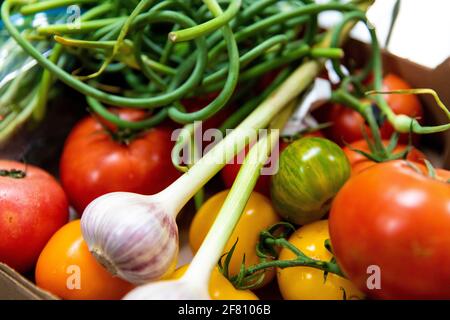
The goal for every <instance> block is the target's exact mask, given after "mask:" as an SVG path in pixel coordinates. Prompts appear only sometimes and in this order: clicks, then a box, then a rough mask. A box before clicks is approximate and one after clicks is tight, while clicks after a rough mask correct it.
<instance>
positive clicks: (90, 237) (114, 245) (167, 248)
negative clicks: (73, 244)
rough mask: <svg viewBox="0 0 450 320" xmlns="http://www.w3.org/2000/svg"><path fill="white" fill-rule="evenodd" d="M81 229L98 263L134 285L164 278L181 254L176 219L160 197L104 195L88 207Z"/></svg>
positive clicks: (128, 194) (127, 194)
mask: <svg viewBox="0 0 450 320" xmlns="http://www.w3.org/2000/svg"><path fill="white" fill-rule="evenodd" d="M81 228H82V232H83V237H84V239H85V241H86V243H87V245H88V247H89V251H90V252H91V253H92V254H93V255H94V256H95V258H96V259H97V261H98V262H99V263H100V264H102V265H103V266H104V267H105V268H106V269H107V270H108V271H109V272H110V273H111V274H113V275H117V276H119V277H120V278H122V279H125V280H127V281H129V282H131V283H134V284H142V283H145V282H148V280H151V279H159V278H161V277H162V276H163V275H164V274H165V273H166V272H167V271H168V270H169V269H170V267H171V266H172V265H174V261H175V260H176V257H177V254H178V227H177V224H176V221H175V216H174V215H173V214H170V213H169V212H168V210H167V208H165V207H164V206H163V204H162V203H161V202H160V201H158V199H157V197H149V196H142V195H139V194H134V193H126V192H115V193H109V194H107V195H104V196H102V197H100V198H98V199H96V200H95V201H93V202H92V203H91V204H90V205H89V206H88V207H87V208H86V210H85V211H84V214H83V216H82V219H81ZM124 239H126V241H123V240H124Z"/></svg>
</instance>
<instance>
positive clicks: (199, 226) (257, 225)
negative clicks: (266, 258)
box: [189, 190, 280, 284]
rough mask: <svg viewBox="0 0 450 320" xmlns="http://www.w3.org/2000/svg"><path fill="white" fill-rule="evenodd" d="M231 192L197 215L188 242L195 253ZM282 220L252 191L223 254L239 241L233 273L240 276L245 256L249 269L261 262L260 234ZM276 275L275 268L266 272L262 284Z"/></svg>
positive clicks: (204, 205)
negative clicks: (258, 251)
mask: <svg viewBox="0 0 450 320" xmlns="http://www.w3.org/2000/svg"><path fill="white" fill-rule="evenodd" d="M228 192H229V191H228V190H226V191H222V192H220V193H218V194H216V195H214V196H213V197H211V198H210V199H208V201H206V202H205V203H204V204H203V206H202V207H201V208H200V210H199V211H198V212H197V214H196V215H195V217H194V220H193V221H192V224H191V227H190V230H189V243H190V245H191V248H192V250H193V251H194V252H197V250H198V249H199V248H200V245H201V244H202V242H203V239H205V237H206V234H207V233H208V231H209V229H210V228H211V225H212V224H213V222H214V220H215V218H216V216H217V214H218V213H219V211H220V208H221V207H222V205H223V203H224V201H225V199H226V197H227V195H228ZM279 221H280V218H279V217H278V215H277V214H276V212H275V210H274V209H273V207H272V204H271V203H270V201H269V199H267V198H266V197H265V196H263V195H261V194H259V193H257V192H253V193H252V194H251V196H250V198H249V200H248V202H247V205H246V206H245V209H244V212H243V213H242V216H241V218H240V220H239V222H238V224H237V225H236V228H235V229H234V231H233V234H232V235H231V237H230V239H229V240H228V243H227V245H226V247H225V250H224V252H223V253H226V252H229V251H230V249H231V248H232V247H233V245H234V243H235V242H236V240H238V239H239V241H238V243H237V245H236V249H235V250H234V253H233V257H232V259H231V262H230V265H229V272H230V274H232V275H236V274H238V273H239V270H240V267H241V264H242V259H243V257H244V254H245V264H246V266H250V265H254V264H257V263H258V262H259V258H258V256H257V255H256V245H257V243H258V241H259V234H260V232H261V231H263V230H265V229H267V228H268V227H270V226H272V225H274V224H275V223H277V222H279ZM274 275H275V273H274V271H273V269H271V270H268V271H266V277H265V279H264V283H263V284H267V283H269V282H270V281H271V280H272V279H273V277H274Z"/></svg>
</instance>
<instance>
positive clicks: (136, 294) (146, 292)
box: [123, 277, 211, 300]
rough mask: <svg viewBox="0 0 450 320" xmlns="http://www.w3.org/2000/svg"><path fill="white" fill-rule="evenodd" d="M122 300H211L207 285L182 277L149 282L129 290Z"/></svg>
mask: <svg viewBox="0 0 450 320" xmlns="http://www.w3.org/2000/svg"><path fill="white" fill-rule="evenodd" d="M123 300H211V297H210V295H209V292H208V286H207V285H206V286H205V285H200V284H195V283H193V281H190V280H188V279H187V278H185V277H183V278H181V279H178V280H169V281H158V282H153V283H149V284H146V285H143V286H140V287H137V288H136V289H134V290H132V291H130V292H129V293H128V294H127V295H126V296H125V297H124V298H123Z"/></svg>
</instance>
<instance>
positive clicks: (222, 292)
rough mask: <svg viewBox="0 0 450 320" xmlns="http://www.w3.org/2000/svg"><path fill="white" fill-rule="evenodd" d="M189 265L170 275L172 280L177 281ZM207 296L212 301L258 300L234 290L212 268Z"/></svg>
mask: <svg viewBox="0 0 450 320" xmlns="http://www.w3.org/2000/svg"><path fill="white" fill-rule="evenodd" d="M188 267H189V265H188V264H187V265H184V266H182V267H180V268H178V269H177V270H175V272H174V273H173V274H172V276H171V278H172V279H179V278H181V277H182V276H183V274H184V273H185V272H186V270H187V268H188ZM209 294H210V295H211V298H212V299H213V300H259V299H258V297H257V296H256V295H255V294H254V293H253V292H251V291H250V290H238V289H236V288H235V287H234V286H233V285H232V284H231V282H230V281H228V279H227V278H225V277H224V276H223V275H222V274H221V273H220V271H219V269H217V268H214V270H213V272H212V274H211V279H210V281H209Z"/></svg>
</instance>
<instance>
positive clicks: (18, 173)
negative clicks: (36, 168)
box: [0, 169, 27, 179]
mask: <svg viewBox="0 0 450 320" xmlns="http://www.w3.org/2000/svg"><path fill="white" fill-rule="evenodd" d="M26 176H27V174H26V172H25V171H23V170H17V169H10V170H0V177H8V178H13V179H23V178H25V177H26Z"/></svg>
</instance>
